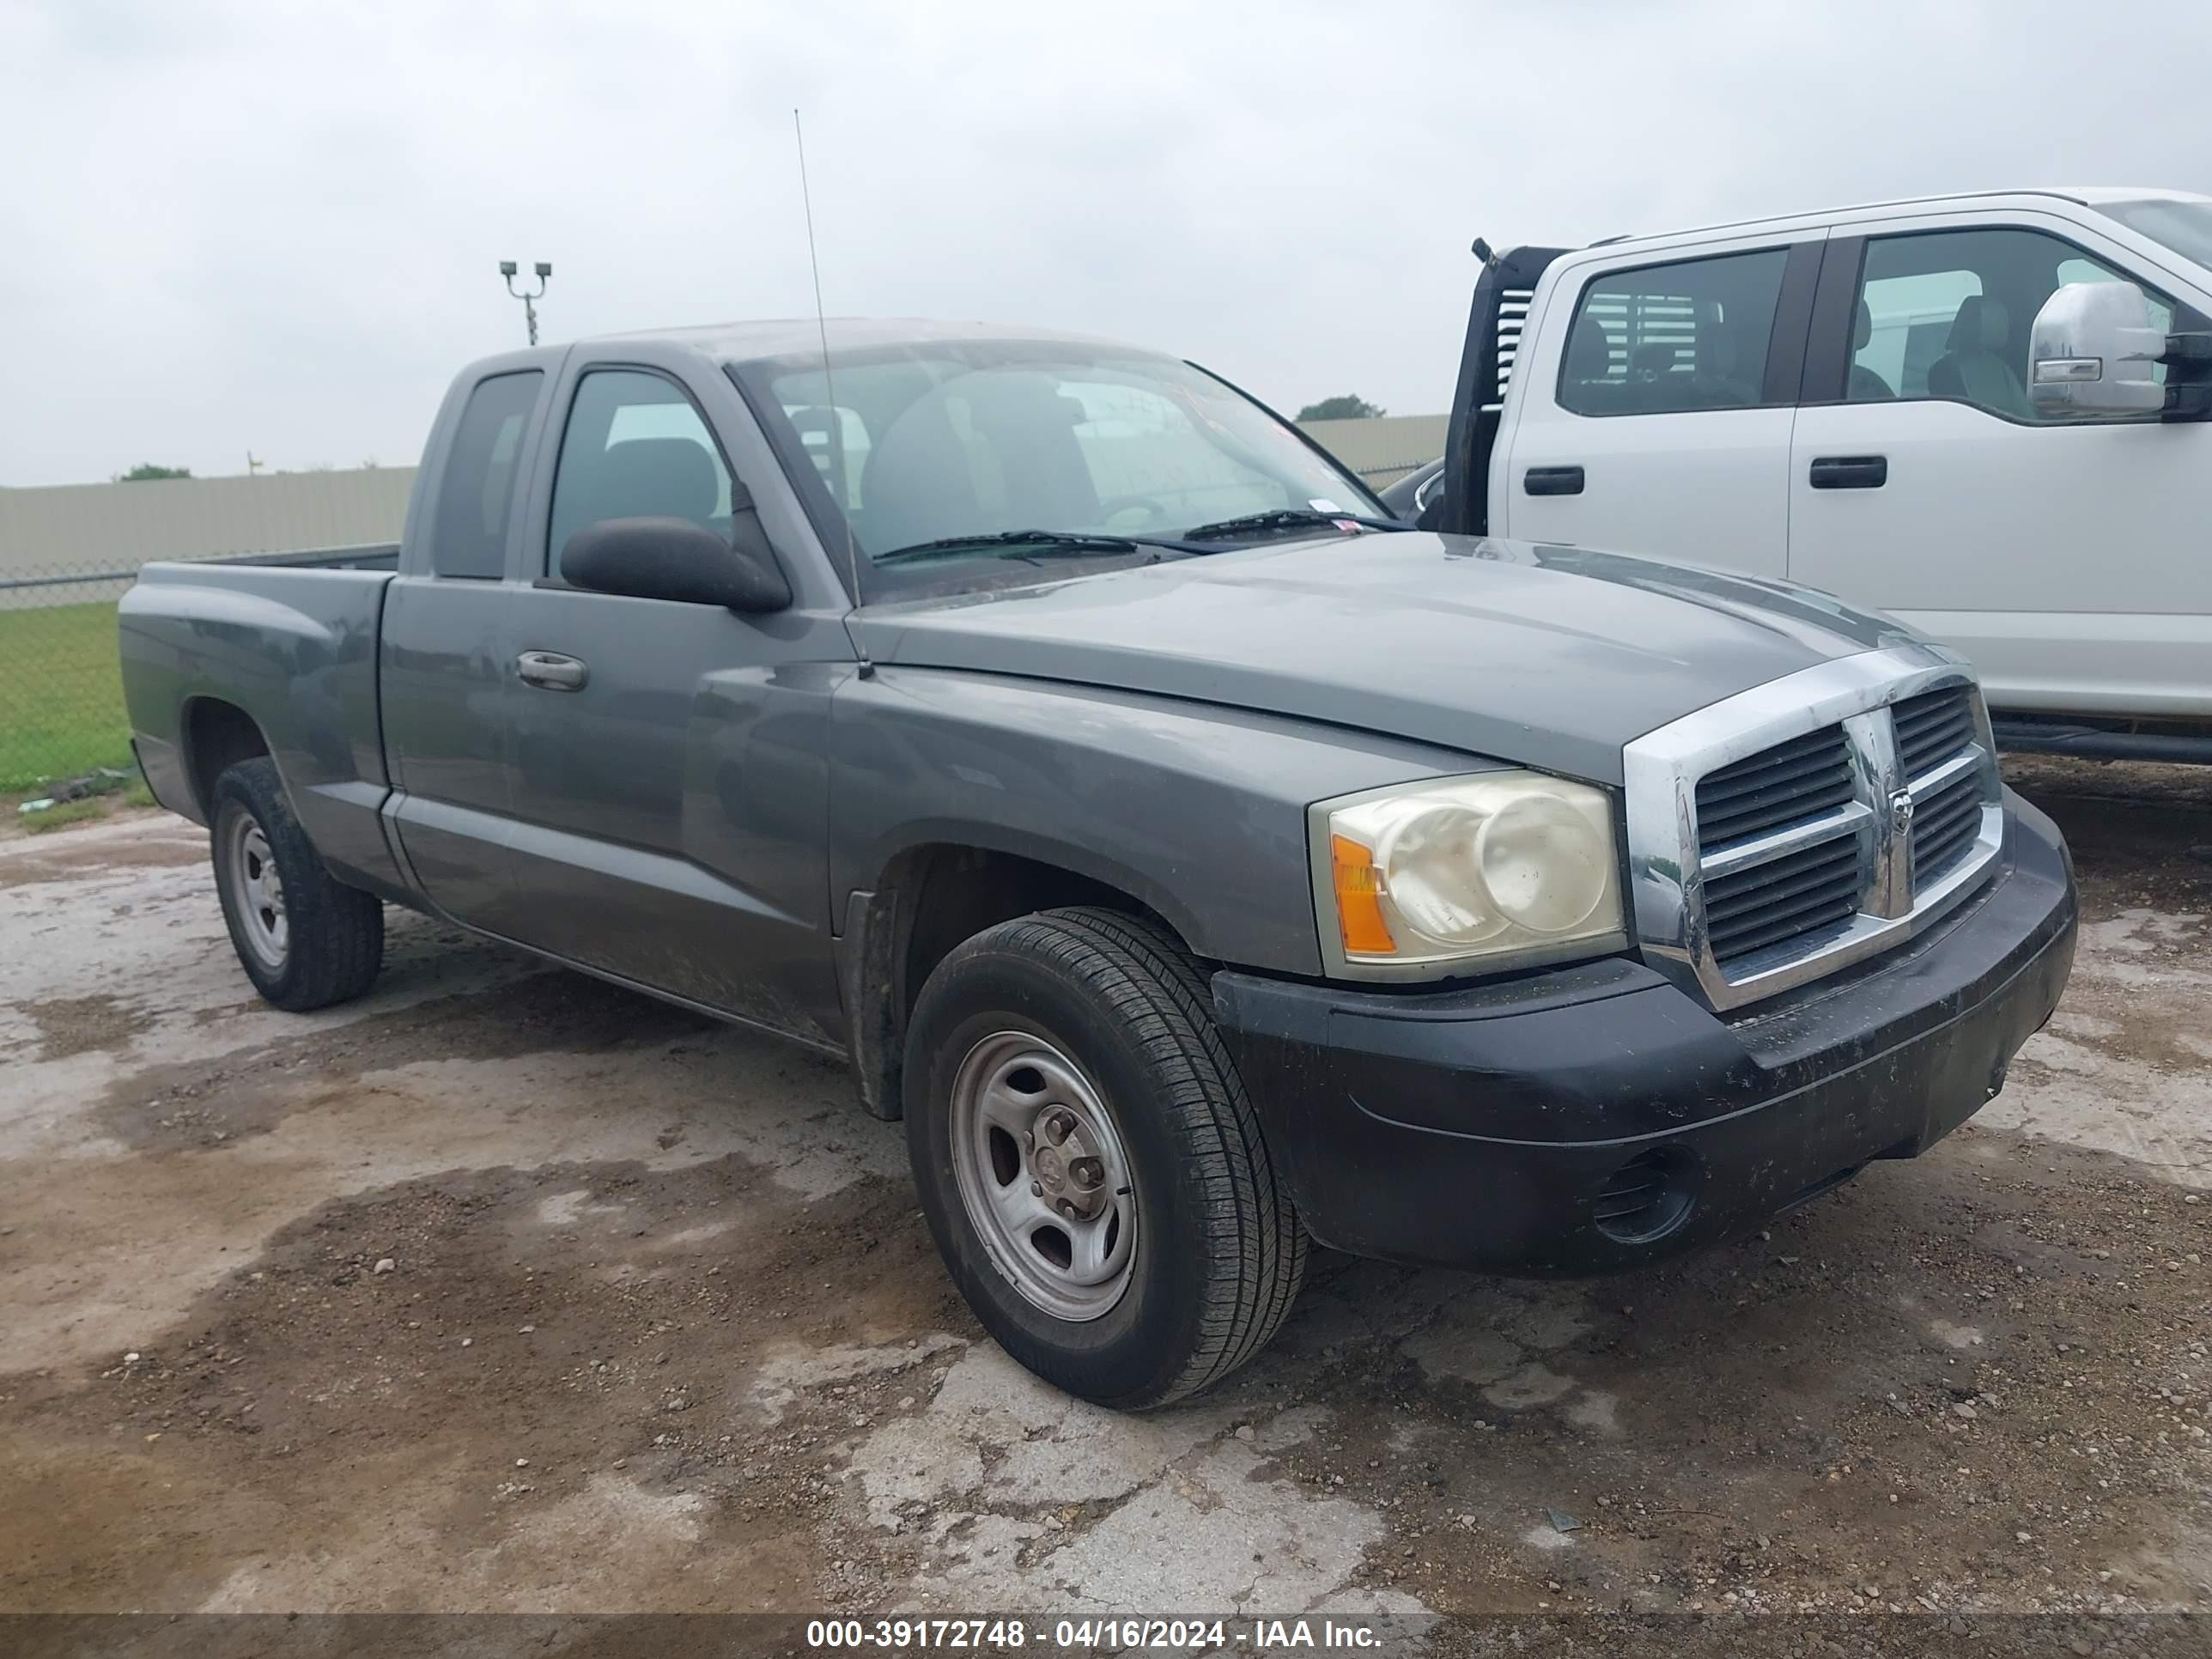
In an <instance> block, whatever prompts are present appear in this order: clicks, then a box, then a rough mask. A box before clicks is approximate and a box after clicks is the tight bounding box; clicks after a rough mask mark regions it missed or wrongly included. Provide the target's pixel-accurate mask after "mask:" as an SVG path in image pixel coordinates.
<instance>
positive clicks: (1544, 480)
mask: <svg viewBox="0 0 2212 1659" xmlns="http://www.w3.org/2000/svg"><path fill="white" fill-rule="evenodd" d="M1521 488H1522V489H1525V490H1527V491H1528V493H1529V494H1530V495H1581V494H1582V493H1583V470H1582V468H1580V467H1578V466H1532V467H1530V468H1529V469H1528V471H1526V472H1524V473H1522V475H1521Z"/></svg>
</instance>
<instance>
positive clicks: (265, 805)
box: [209, 755, 384, 1014]
mask: <svg viewBox="0 0 2212 1659" xmlns="http://www.w3.org/2000/svg"><path fill="white" fill-rule="evenodd" d="M209 823H210V825H211V826H212V834H211V836H210V848H211V850H212V854H213V857H214V860H215V885H216V893H217V894H218V895H219V896H221V897H222V919H223V921H225V923H227V924H228V927H229V928H230V943H231V948H232V949H234V950H235V951H237V952H238V960H239V964H240V966H241V967H243V968H244V969H246V977H247V978H248V979H250V980H252V981H253V988H254V989H255V990H257V991H258V992H259V993H260V994H261V995H262V998H263V1000H265V1001H267V1002H270V1003H273V1004H274V1005H275V1006H277V1007H279V1008H283V1009H286V1010H289V1012H293V1013H295V1014H301V1013H306V1012H308V1011H309V1010H310V1009H314V1008H326V1007H328V1006H330V1005H331V1003H334V1002H344V1001H346V1000H349V999H350V998H353V997H357V996H359V995H360V994H362V992H364V991H366V990H367V989H368V987H369V986H370V985H371V984H372V983H373V982H374V981H375V978H376V974H377V969H380V968H381V967H382V966H383V965H384V904H383V902H382V901H381V900H380V899H378V898H377V897H376V896H374V894H370V893H364V892H362V890H360V889H359V888H356V887H348V886H346V885H344V884H343V883H341V882H339V881H337V880H336V879H334V878H332V877H331V872H329V871H328V870H327V869H325V867H324V866H323V860H322V858H321V856H320V855H319V854H317V853H316V851H315V848H314V844H313V842H310V841H309V840H308V839H307V831H306V830H304V829H301V828H300V821H299V819H297V818H295V817H293V816H292V803H291V801H290V799H289V798H287V796H286V795H285V793H284V784H283V780H282V779H280V778H279V777H278V776H277V775H276V763H275V762H274V761H272V760H270V758H269V757H267V756H265V755H263V756H259V757H256V758H255V759H252V760H246V761H240V762H239V763H238V764H237V765H235V766H233V767H231V768H230V769H228V770H227V771H226V772H224V773H223V775H222V776H221V777H219V778H217V779H216V785H215V799H214V804H213V811H211V812H210V816H209ZM271 877H273V878H274V879H273V882H272V881H271V879H270V878H271ZM272 901H273V902H272Z"/></svg>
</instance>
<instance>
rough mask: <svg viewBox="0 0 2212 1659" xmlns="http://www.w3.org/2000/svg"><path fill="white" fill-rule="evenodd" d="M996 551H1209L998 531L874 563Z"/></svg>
mask: <svg viewBox="0 0 2212 1659" xmlns="http://www.w3.org/2000/svg"><path fill="white" fill-rule="evenodd" d="M994 547H1019V548H1029V549H1035V550H1044V549H1052V550H1062V549H1064V550H1066V551H1068V552H1070V553H1133V552H1135V551H1136V550H1138V549H1139V548H1140V547H1165V548H1171V549H1173V550H1175V551H1176V552H1178V553H1199V552H1205V551H1208V550H1207V549H1204V548H1196V547H1192V546H1189V545H1188V544H1185V543H1182V542H1179V541H1173V540H1170V539H1167V538H1162V537H1158V536H1116V535H1112V534H1109V533H1108V532H1104V531H1097V532H1084V531H1075V530H996V531H987V532H981V533H979V534H976V535H973V536H939V538H937V539H936V540H934V541H928V542H916V543H915V544H914V545H913V546H911V547H895V548H893V549H892V550H890V552H888V553H878V555H876V558H875V562H877V563H878V564H896V563H899V562H902V561H903V560H906V559H918V558H927V557H929V556H932V555H933V554H938V553H964V552H980V551H985V550H989V549H991V548H994Z"/></svg>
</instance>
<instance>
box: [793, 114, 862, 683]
mask: <svg viewBox="0 0 2212 1659" xmlns="http://www.w3.org/2000/svg"><path fill="white" fill-rule="evenodd" d="M791 136H792V137H793V138H794V139H796V140H797V141H798V143H799V200H800V201H801V202H802V203H804V204H805V208H806V261H807V264H810V265H811V266H812V267H813V270H814V327H815V331H816V332H817V334H818V335H819V336H820V337H821V340H822V393H823V397H825V398H828V399H829V429H828V430H827V431H825V432H824V433H823V438H824V439H825V440H826V441H827V447H828V448H829V481H830V483H832V484H833V485H834V486H835V487H836V492H837V517H838V518H839V519H840V520H842V522H843V524H844V526H845V566H846V570H847V572H848V574H849V575H850V577H851V579H852V583H853V608H854V610H855V611H857V610H859V609H860V607H861V606H862V605H866V603H867V599H866V595H865V594H864V593H863V592H861V589H860V541H859V539H858V538H856V537H855V536H854V534H853V517H852V505H853V503H852V495H851V491H850V490H849V489H848V488H847V486H846V482H845V411H844V410H842V409H841V408H840V407H838V404H837V383H836V381H835V380H832V379H831V378H830V376H829V317H828V316H827V315H826V314H825V313H823V309H822V258H821V255H819V254H818V253H817V252H815V250H814V192H813V191H811V190H810V189H809V188H808V187H807V183H806V130H805V128H804V127H802V126H801V125H799V111H798V110H797V109H796V108H793V111H792V112H791ZM854 643H855V644H856V645H858V646H859V648H860V674H861V677H862V678H866V677H867V676H868V675H869V674H871V673H872V672H873V671H874V668H873V665H872V664H871V663H870V662H869V661H868V647H866V645H865V644H861V643H860V641H854Z"/></svg>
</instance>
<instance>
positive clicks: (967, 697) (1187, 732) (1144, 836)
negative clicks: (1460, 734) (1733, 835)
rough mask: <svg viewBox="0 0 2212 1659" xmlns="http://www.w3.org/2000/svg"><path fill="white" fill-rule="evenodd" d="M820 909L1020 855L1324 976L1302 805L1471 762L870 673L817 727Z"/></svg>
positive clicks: (1109, 704)
mask: <svg viewBox="0 0 2212 1659" xmlns="http://www.w3.org/2000/svg"><path fill="white" fill-rule="evenodd" d="M830 755H831V776H832V781H831V787H830V801H831V809H830V837H829V839H830V848H829V854H830V855H829V871H830V884H831V903H832V914H833V915H841V916H842V915H844V913H845V910H846V907H847V904H848V901H849V898H850V896H851V895H852V894H854V893H855V892H864V891H869V890H873V889H874V888H875V887H876V885H877V884H878V882H879V881H880V880H881V878H882V876H883V872H884V871H885V870H887V869H888V868H889V867H890V866H891V864H892V862H893V861H894V860H896V859H897V858H898V857H899V856H900V855H901V854H903V853H906V852H908V851H910V850H911V849H913V848H916V847H921V846H926V845H951V846H966V847H977V848H986V849H988V850H991V851H994V852H1002V853H1011V854H1019V855H1020V856H1022V857H1024V858H1028V859H1033V860H1037V861H1039V862H1042V863H1045V864H1048V865H1053V866H1057V867H1060V868H1062V869H1066V870H1068V871H1071V872H1074V873H1076V874H1079V875H1082V876H1085V877H1088V878H1091V879H1093V880H1096V881H1099V882H1103V883H1105V884H1108V885H1109V886H1111V887H1114V888H1116V889H1118V890H1121V891H1122V892H1125V893H1127V894H1128V895H1129V896H1131V897H1133V898H1134V899H1137V900H1138V901H1139V902H1142V903H1143V904H1145V905H1146V906H1147V907H1148V908H1151V909H1152V910H1153V911H1154V912H1156V913H1157V914H1158V915H1159V916H1160V917H1161V918H1162V920H1164V921H1166V922H1167V923H1168V924H1169V925H1170V927H1174V928H1175V929H1176V931H1177V932H1178V933H1180V934H1181V935H1182V939H1183V940H1184V942H1185V943H1186V944H1188V945H1189V946H1190V947H1191V948H1192V950H1194V951H1196V952H1198V953H1199V954H1200V955H1201V956H1204V957H1209V958H1212V960H1215V961H1218V962H1223V963H1234V964H1236V965H1238V966H1241V967H1246V968H1251V969H1260V970H1261V971H1265V972H1273V973H1282V974H1301V975H1318V974H1320V973H1321V971H1322V958H1321V952H1320V948H1319V943H1318V940H1317V939H1316V935H1315V916H1314V904H1313V890H1312V882H1311V877H1310V873H1309V869H1310V866H1309V864H1308V861H1307V855H1306V824H1305V809H1306V807H1307V805H1309V804H1310V803H1311V802H1313V801H1316V800H1321V799H1327V798H1328V797H1329V796H1332V795H1339V794H1348V793H1352V792H1353V791H1355V790H1361V789H1371V788H1379V787H1383V786H1384V785H1386V784H1391V783H1398V782H1403V781H1407V780H1411V779H1417V778H1424V777H1435V776H1439V775H1447V774H1450V773H1455V772H1466V771H1470V770H1474V769H1480V767H1482V766H1484V765H1486V764H1491V763H1486V762H1484V761H1481V760H1480V759H1477V758H1475V757H1470V756H1468V755H1465V754H1462V753H1460V752H1458V751H1455V750H1447V749H1440V748H1436V747H1433V746H1430V745H1426V744H1415V743H1407V742H1403V741H1401V740H1398V739H1395V738H1383V737H1378V736H1376V735H1375V734H1372V733H1369V732H1357V731H1351V730H1346V729H1344V728H1340V727H1336V726H1322V725H1317V724H1315V723H1312V722H1309V721H1300V720H1286V719H1284V718H1281V717H1279V716H1276V715H1271V714H1255V713H1252V712H1250V711H1249V710H1244V709H1238V708H1224V707H1220V706H1218V705H1214V704H1210V703H1203V702H1186V701H1182V700H1179V699H1174V698H1164V697H1152V696H1143V695H1139V694H1133V693H1127V692H1120V691H1103V690H1094V689H1092V688H1089V687H1085V686H1079V685H1070V684H1063V683H1060V682H1056V681H1044V680H1032V679H1024V678H1017V677H1013V676H1008V675H994V674H983V673H975V672H969V671H948V670H942V669H927V668H896V667H880V666H879V667H878V669H877V670H876V671H875V672H874V673H872V675H870V676H868V677H866V678H854V679H853V680H851V681H849V682H848V683H847V684H845V685H843V686H842V687H840V688H839V690H838V691H837V694H836V699H835V701H834V702H833V704H832V714H831V721H830Z"/></svg>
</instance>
